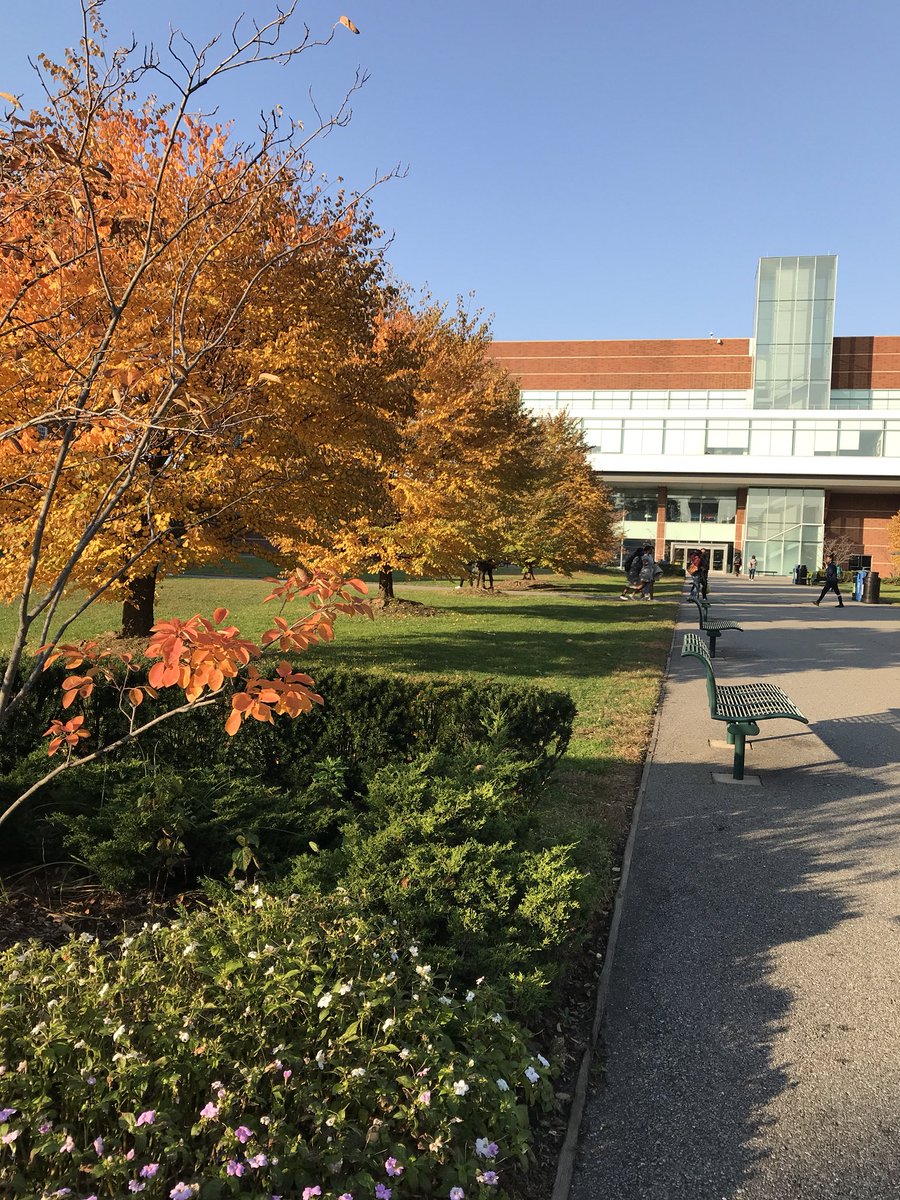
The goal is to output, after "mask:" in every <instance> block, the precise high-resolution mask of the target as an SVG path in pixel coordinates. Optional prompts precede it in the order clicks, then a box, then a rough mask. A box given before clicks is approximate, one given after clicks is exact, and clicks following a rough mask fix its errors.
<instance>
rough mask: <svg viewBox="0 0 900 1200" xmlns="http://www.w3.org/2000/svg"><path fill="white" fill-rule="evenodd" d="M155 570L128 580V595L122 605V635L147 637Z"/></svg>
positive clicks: (154, 589) (153, 593)
mask: <svg viewBox="0 0 900 1200" xmlns="http://www.w3.org/2000/svg"><path fill="white" fill-rule="evenodd" d="M156 572H157V568H156V567H154V568H153V570H152V571H151V572H150V574H149V575H138V576H137V577H136V578H135V579H130V580H129V581H128V595H127V596H126V598H125V602H124V604H123V605H122V637H126V638H130V637H149V636H150V629H151V626H152V625H153V621H154V617H153V605H154V601H155V600H156Z"/></svg>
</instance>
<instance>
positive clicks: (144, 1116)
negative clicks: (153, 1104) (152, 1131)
mask: <svg viewBox="0 0 900 1200" xmlns="http://www.w3.org/2000/svg"><path fill="white" fill-rule="evenodd" d="M155 1120H156V1109H155V1108H148V1109H145V1110H144V1112H142V1113H141V1115H140V1116H139V1117H138V1119H137V1121H136V1122H135V1124H136V1125H152V1124H153V1122H154V1121H155Z"/></svg>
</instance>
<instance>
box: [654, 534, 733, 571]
mask: <svg viewBox="0 0 900 1200" xmlns="http://www.w3.org/2000/svg"><path fill="white" fill-rule="evenodd" d="M700 545H701V543H699V542H670V543H669V547H668V553H669V562H670V563H671V564H672V566H673V567H680V568H681V570H682V571H683V570H684V569H685V568H686V567H687V560H688V555H689V554H690V552H691V551H692V550H698V549H699V548H700ZM733 545H734V543H733V542H712V543H710V545H708V546H707V547H706V548H707V550H708V551H709V573H710V575H712V574H714V573H715V574H719V575H722V574H725V573H727V572H728V571H730V570H731V551H732V547H733Z"/></svg>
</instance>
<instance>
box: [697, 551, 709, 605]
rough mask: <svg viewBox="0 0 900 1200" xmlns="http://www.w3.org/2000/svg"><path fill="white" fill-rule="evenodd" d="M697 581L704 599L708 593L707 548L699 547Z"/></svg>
mask: <svg viewBox="0 0 900 1200" xmlns="http://www.w3.org/2000/svg"><path fill="white" fill-rule="evenodd" d="M697 582H698V584H699V587H700V592H701V593H702V595H703V599H704V600H705V599H706V598H707V596H708V595H709V550H707V548H706V547H705V546H701V547H700V570H699V571H698V572H697Z"/></svg>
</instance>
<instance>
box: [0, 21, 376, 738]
mask: <svg viewBox="0 0 900 1200" xmlns="http://www.w3.org/2000/svg"><path fill="white" fill-rule="evenodd" d="M99 7H100V5H99V4H98V3H97V2H96V0H83V12H84V36H83V38H82V42H81V46H80V49H79V50H77V51H74V52H70V53H69V55H68V56H67V59H66V61H65V63H64V64H62V65H56V64H53V63H51V62H49V61H48V60H46V59H43V60H42V67H41V70H42V76H43V82H44V85H45V88H46V91H47V95H48V97H49V99H48V103H47V105H46V107H45V108H44V109H43V110H42V111H36V112H32V113H31V114H30V115H29V116H28V117H27V118H26V117H22V116H20V115H19V113H20V108H19V105H18V101H16V100H13V101H11V102H10V103H9V104H8V108H7V112H6V118H5V120H4V121H3V122H2V123H0V179H2V186H3V196H4V203H3V210H2V215H0V598H5V599H10V600H14V601H15V602H16V605H17V607H18V627H17V629H16V632H15V635H14V637H13V642H12V647H11V652H10V657H9V660H8V664H7V668H6V671H5V674H4V677H3V679H2V681H0V727H2V725H3V723H4V722H6V721H8V720H9V719H10V717H11V716H12V714H13V713H14V712H15V710H16V708H17V706H18V704H19V703H20V702H21V699H22V697H23V696H24V695H25V694H26V693H27V691H28V690H29V689H30V687H31V686H32V685H33V683H34V681H35V679H36V676H37V673H38V672H39V671H40V669H41V665H42V663H41V659H40V657H39V658H38V660H37V662H36V663H35V664H34V665H33V667H29V668H28V669H27V670H25V671H24V672H22V666H23V653H24V650H25V646H26V642H27V640H28V639H29V637H31V638H35V640H37V641H38V642H39V643H42V644H44V645H50V646H52V645H56V644H57V643H59V642H61V640H62V639H63V638H64V636H65V631H66V629H67V628H68V625H69V624H70V623H71V621H72V620H74V619H75V617H77V616H78V615H79V614H80V613H81V612H82V611H84V609H85V608H86V607H87V606H88V605H89V604H91V603H93V602H94V601H95V600H96V599H98V598H99V597H101V596H106V597H109V596H116V595H118V596H121V597H124V598H125V599H126V600H131V601H132V604H133V606H139V605H140V602H141V600H142V599H143V600H144V601H146V592H147V587H146V584H147V581H148V580H149V581H150V585H151V588H152V583H153V582H154V581H155V578H156V575H157V573H159V572H160V571H164V570H170V569H177V568H179V567H181V566H184V565H185V564H186V563H188V562H196V561H199V560H202V559H203V558H206V557H220V556H221V554H222V553H223V551H224V552H232V553H234V552H237V551H238V550H240V549H243V548H244V547H245V546H246V545H247V543H248V541H250V542H252V540H253V539H254V537H255V536H257V535H258V534H259V532H261V531H264V530H265V529H266V527H267V526H268V524H269V522H270V520H271V523H272V530H273V532H274V533H275V535H276V536H277V535H278V533H279V531H285V530H286V528H287V527H288V526H289V525H290V524H291V522H292V519H293V518H294V517H296V516H297V515H298V514H299V515H300V516H301V517H302V520H303V521H305V522H306V523H307V524H309V525H312V524H313V523H314V522H315V521H316V520H320V519H321V518H322V515H323V513H324V512H325V510H326V508H327V504H326V501H325V499H323V498H322V495H321V494H322V493H328V491H329V487H331V488H332V491H331V493H330V495H331V496H332V497H333V496H334V495H335V494H336V493H335V490H334V489H335V488H339V487H340V485H341V484H344V485H345V488H346V490H348V491H349V492H350V493H351V494H352V495H354V499H353V501H352V502H351V504H350V508H351V510H353V506H354V504H355V505H356V509H357V510H361V508H362V506H363V504H364V497H363V498H360V499H356V497H355V493H353V488H352V486H351V484H350V482H349V481H350V480H351V479H361V480H363V482H364V483H365V486H363V484H360V489H359V490H360V491H361V492H365V490H366V488H367V487H369V482H368V478H367V476H366V469H368V471H369V474H373V473H377V472H376V467H377V465H378V464H377V461H376V460H377V450H370V449H367V451H366V454H367V455H368V458H367V459H366V461H365V462H364V463H362V466H361V464H360V455H359V453H358V452H356V451H353V452H351V451H350V449H349V446H350V443H351V441H352V440H354V439H359V438H360V437H361V436H362V434H363V431H364V432H365V433H371V435H372V436H371V441H370V443H368V445H371V446H375V447H377V443H378V437H379V434H380V431H382V430H384V429H385V428H386V427H387V426H388V425H389V422H388V421H387V420H386V419H385V412H386V410H387V409H389V407H390V404H391V398H390V397H391V396H392V395H394V394H396V389H395V390H394V391H391V388H390V387H389V388H388V393H387V395H386V396H382V393H381V392H379V391H378V389H377V388H376V387H374V386H373V389H372V390H373V394H374V395H375V397H376V399H375V400H374V401H373V403H372V404H371V405H370V407H369V408H368V409H367V408H366V407H365V406H361V412H360V411H357V410H356V409H355V408H354V406H353V401H354V399H356V398H357V394H355V393H354V390H353V389H354V385H355V384H358V383H360V381H364V382H365V383H366V384H369V383H372V381H373V380H374V379H375V378H376V377H378V378H381V375H380V374H379V372H381V367H382V364H381V362H380V359H379V352H378V351H377V349H376V347H375V343H376V340H377V330H376V326H375V318H376V316H377V314H378V311H379V309H380V299H379V295H378V280H379V275H378V273H379V269H380V264H379V259H378V255H377V253H376V252H375V251H373V250H372V249H371V245H372V240H373V236H374V230H373V228H372V225H371V221H370V220H369V218H368V217H367V215H366V213H365V212H364V210H363V209H362V207H361V206H360V203H359V201H358V199H345V198H344V197H342V196H340V195H338V196H336V197H333V198H331V199H326V198H325V197H323V196H322V195H321V193H320V192H319V190H318V189H317V187H316V186H314V184H313V182H312V179H313V171H312V165H311V163H310V162H309V159H308V147H309V142H310V140H311V139H312V138H313V137H315V136H316V134H317V133H321V132H322V131H323V130H327V129H329V128H332V127H334V126H335V125H340V124H343V123H344V122H345V121H346V120H347V118H348V111H347V109H346V102H345V106H343V107H341V108H340V109H339V110H338V111H337V112H336V113H335V114H334V115H332V116H330V117H328V118H327V119H326V120H324V121H321V122H320V123H319V124H318V125H317V126H316V127H314V128H313V129H312V130H311V131H308V132H301V127H300V126H299V125H297V124H295V123H294V122H291V121H285V119H284V118H283V117H282V116H281V114H280V112H279V111H275V112H273V113H272V114H270V115H269V116H268V117H266V118H263V120H262V122H261V126H260V134H259V138H258V141H257V142H256V144H254V145H245V144H239V143H235V142H234V141H233V140H232V139H231V138H230V136H229V131H228V130H227V129H224V128H222V127H221V126H219V125H217V124H213V123H211V122H210V121H209V120H207V119H205V118H204V117H203V116H201V115H196V114H194V115H191V109H192V108H193V107H194V106H195V105H196V98H197V95H198V93H199V92H201V91H202V89H204V88H206V87H207V86H208V85H210V84H211V83H213V82H214V81H216V80H219V79H221V78H224V77H227V76H228V75H229V74H230V73H231V72H232V71H234V70H239V69H245V68H247V67H250V66H252V65H253V64H255V63H259V62H266V61H277V62H282V63H285V62H289V61H291V60H292V59H294V58H296V57H297V56H298V55H299V54H301V53H302V52H304V51H306V50H308V49H310V48H312V47H313V46H315V45H321V44H322V43H321V42H319V43H317V42H314V41H313V40H311V38H310V35H309V32H308V31H306V32H305V33H304V35H303V37H302V39H301V41H299V42H297V43H293V44H286V42H285V40H284V37H283V35H284V32H285V29H286V26H287V24H288V22H289V21H290V19H291V16H292V14H293V11H294V7H295V5H294V4H289V5H288V6H287V8H286V9H285V10H283V11H282V10H279V11H278V12H277V14H276V16H275V17H274V18H273V19H272V20H271V21H269V22H267V23H253V24H252V25H251V26H250V28H249V29H247V30H246V32H242V26H241V25H240V23H239V24H238V25H236V26H235V28H234V30H233V31H232V37H231V40H230V42H229V43H228V44H227V45H225V46H224V47H223V48H222V49H221V50H219V48H218V46H217V40H216V39H214V40H213V41H211V42H210V43H209V44H207V45H206V46H204V47H202V48H200V49H199V50H197V51H196V52H195V51H193V49H192V48H191V47H190V45H189V44H187V43H179V44H178V46H177V52H176V50H175V49H173V45H174V43H173V42H172V41H170V49H173V53H172V57H171V60H167V61H166V62H165V63H164V64H163V63H162V62H161V60H160V58H159V57H158V56H157V55H156V54H155V53H154V52H152V51H147V52H144V53H143V54H142V55H137V56H136V55H135V53H134V50H135V48H134V46H132V47H131V48H130V49H129V48H126V49H125V50H120V51H116V52H115V53H113V54H111V55H107V54H106V52H105V51H104V47H103V37H104V32H103V29H102V26H101V25H100V23H99V20H98V19H97V12H98V10H99ZM174 36H175V35H173V38H174ZM331 36H333V32H332V33H331V34H329V37H328V38H326V39H325V40H326V41H328V40H330V37H331ZM186 50H189V51H190V54H187V53H186ZM217 54H218V57H216V55H217ZM358 82H359V80H357V84H358ZM357 84H354V88H355V87H356V86H357ZM157 85H158V87H159V89H160V90H168V92H169V95H168V98H166V99H160V100H156V99H154V100H149V101H147V102H146V103H143V104H140V103H138V102H137V101H136V100H135V99H134V96H135V93H137V92H142V93H144V94H146V92H147V91H148V88H149V86H157ZM354 88H351V92H352V91H353V90H354ZM276 280H277V286H276V282H275V281H276ZM284 289H287V290H288V292H289V294H290V295H291V296H292V297H295V298H296V297H302V298H303V300H304V302H305V303H306V306H307V312H306V319H305V321H304V322H303V324H302V327H301V328H300V329H298V328H297V327H296V326H291V327H289V326H288V324H287V322H289V321H294V320H295V317H296V311H297V305H298V304H299V303H300V300H299V299H297V300H295V301H294V303H293V307H292V306H291V305H284V306H281V305H280V304H279V303H278V301H279V296H283V295H284ZM316 294H321V295H325V296H327V298H328V303H326V304H323V305H320V306H319V307H318V309H316V308H315V305H314V303H313V297H314V296H315V295H316ZM335 314H338V315H339V318H340V319H339V320H335ZM326 329H327V330H328V331H329V334H328V336H325V334H324V331H325V330H326ZM304 337H305V339H306V342H305V344H304V346H303V354H302V356H301V355H300V350H299V349H298V346H299V345H300V343H301V342H302V341H303V338H304ZM314 346H315V348H316V349H315V350H314ZM348 346H349V347H350V348H351V353H350V354H349V356H348ZM315 353H318V357H317V359H316V361H317V364H318V367H319V369H318V371H317V372H316V374H315V379H316V384H317V385H318V391H317V392H316V394H315V396H313V397H312V398H311V397H310V394H309V391H307V392H306V393H303V396H302V398H303V403H304V407H303V412H302V414H301V416H300V417H299V418H298V419H297V420H296V421H295V420H294V418H296V417H297V410H296V403H297V399H298V396H300V393H301V392H302V389H301V388H299V386H298V385H295V383H294V381H293V380H292V379H289V381H288V383H287V384H286V385H284V386H282V382H281V380H282V374H281V369H282V368H284V367H285V364H286V363H287V364H288V367H289V368H290V364H291V363H296V361H297V358H298V356H300V357H302V363H303V368H302V369H303V370H305V371H307V373H309V372H310V370H311V368H310V363H311V361H312V359H313V357H314V356H315ZM348 357H349V361H350V362H351V363H352V368H347V367H346V366H345V363H346V361H347V360H348ZM274 366H277V367H278V368H279V369H278V370H274V369H273V367H274ZM353 371H356V373H357V374H356V376H353V377H351V376H352V373H353ZM286 373H287V374H288V375H289V374H290V370H288V371H287V372H286ZM292 406H293V407H292ZM361 414H362V415H361ZM370 417H371V420H369V418H370ZM293 428H299V429H301V430H302V432H301V433H299V434H297V435H296V436H294V438H293V440H292V441H291V442H289V443H285V442H284V441H283V439H282V435H283V434H284V433H285V431H288V430H290V429H293ZM351 428H352V433H351ZM342 437H343V438H344V440H343V441H341V438H342ZM338 467H340V469H337V468H338ZM363 468H366V469H363ZM330 470H333V471H334V478H335V479H336V481H337V482H336V483H332V484H326V482H325V477H326V475H327V474H328V472H329V471H330ZM370 490H371V489H370ZM269 492H273V493H277V494H278V499H277V500H269V501H263V499H262V497H263V496H265V495H266V494H267V493H269ZM276 514H277V516H278V517H279V520H280V525H279V524H278V523H277V522H275V521H274V516H275V515H276ZM275 549H277V547H275ZM142 583H143V585H144V587H143V593H142V592H141V587H140V585H141V584H142ZM73 586H78V587H80V588H82V589H83V592H82V595H83V600H81V601H80V603H79V604H78V605H77V606H76V608H75V610H74V611H72V612H70V613H69V615H68V616H66V617H61V616H60V609H59V605H60V602H61V601H62V599H63V597H64V595H65V594H66V593H67V591H69V590H70V589H71V588H72V587H73ZM151 599H152V590H151ZM145 616H146V613H145ZM35 635H36V636H35ZM198 636H199V633H198ZM86 686H88V685H87V684H85V683H81V684H79V685H78V687H77V688H76V687H75V686H74V685H72V687H70V688H69V689H68V692H72V691H74V692H75V694H76V695H77V694H79V693H80V692H81V689H83V688H84V687H86ZM73 732H74V730H70V731H68V732H67V734H66V735H65V736H68V735H69V734H70V733H73ZM67 744H69V745H71V743H69V742H67Z"/></svg>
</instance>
